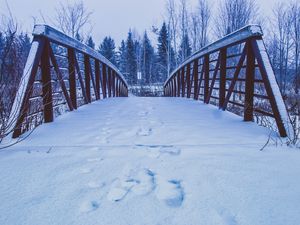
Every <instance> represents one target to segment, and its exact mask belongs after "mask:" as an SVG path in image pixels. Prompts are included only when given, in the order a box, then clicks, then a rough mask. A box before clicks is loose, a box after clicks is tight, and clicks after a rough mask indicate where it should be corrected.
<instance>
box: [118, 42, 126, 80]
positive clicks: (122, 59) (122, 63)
mask: <svg viewBox="0 0 300 225" xmlns="http://www.w3.org/2000/svg"><path fill="white" fill-rule="evenodd" d="M126 54H127V53H126V44H125V41H124V40H122V41H121V46H120V47H119V52H118V54H117V64H118V67H119V70H120V71H121V73H123V74H124V75H125V73H126V64H127V58H126ZM125 79H127V77H126V76H125Z"/></svg>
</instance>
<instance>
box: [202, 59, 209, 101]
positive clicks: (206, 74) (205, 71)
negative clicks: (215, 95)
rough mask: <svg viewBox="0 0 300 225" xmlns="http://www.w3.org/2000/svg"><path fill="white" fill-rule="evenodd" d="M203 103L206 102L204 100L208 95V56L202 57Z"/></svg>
mask: <svg viewBox="0 0 300 225" xmlns="http://www.w3.org/2000/svg"><path fill="white" fill-rule="evenodd" d="M203 66H204V102H205V103H207V102H206V99H207V97H208V95H209V55H208V54H207V55H205V56H204V62H203Z"/></svg>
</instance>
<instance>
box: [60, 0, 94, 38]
mask: <svg viewBox="0 0 300 225" xmlns="http://www.w3.org/2000/svg"><path fill="white" fill-rule="evenodd" d="M91 15H92V12H90V11H88V10H87V8H86V7H85V6H84V3H83V1H77V2H75V3H73V4H71V3H70V2H66V3H65V4H63V3H60V6H59V8H57V9H56V18H55V20H56V23H57V26H58V27H59V28H60V29H61V30H62V31H63V32H64V33H66V34H68V35H70V36H71V37H73V38H75V36H76V35H77V34H80V33H81V32H82V29H83V28H84V27H85V26H86V25H88V24H90V22H91V21H90V19H91Z"/></svg>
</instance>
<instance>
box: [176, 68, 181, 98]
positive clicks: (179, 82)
mask: <svg viewBox="0 0 300 225" xmlns="http://www.w3.org/2000/svg"><path fill="white" fill-rule="evenodd" d="M176 76H177V97H180V91H181V88H180V87H181V81H180V70H178V72H177V73H176Z"/></svg>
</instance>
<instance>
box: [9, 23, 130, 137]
mask: <svg viewBox="0 0 300 225" xmlns="http://www.w3.org/2000/svg"><path fill="white" fill-rule="evenodd" d="M56 48H60V49H63V52H64V53H65V57H63V58H62V57H60V58H59V57H58V55H61V54H58V55H57V54H55V49H56ZM80 56H81V58H82V60H78V57H80ZM63 59H65V61H63V62H61V60H63ZM62 64H64V65H62ZM63 68H68V69H67V71H68V74H67V75H66V74H65V73H64V72H65V69H64V70H63ZM82 71H84V72H82ZM107 81H109V82H107ZM38 85H39V86H38ZM40 86H42V90H40V88H39V87H40ZM57 89H59V90H60V91H58V90H57ZM101 91H102V95H101ZM112 91H113V94H112ZM79 92H80V93H79ZM37 93H39V94H37ZM127 96H128V85H127V82H126V80H125V79H124V77H123V75H122V73H121V72H120V71H119V70H118V69H117V67H116V66H115V65H113V64H112V63H111V62H110V61H109V60H108V59H106V58H105V57H104V56H103V55H101V54H100V53H99V52H97V51H95V50H93V49H92V48H90V47H88V46H87V45H85V44H83V43H81V42H79V41H77V40H75V39H73V38H71V37H69V36H67V35H65V34H63V33H62V32H60V31H58V30H56V29H54V28H52V27H50V26H48V25H36V26H35V27H34V30H33V42H32V46H31V49H30V53H29V56H28V58H27V62H26V65H25V69H24V72H23V76H22V78H21V81H20V85H19V88H18V91H17V93H16V97H15V100H14V103H13V106H12V109H11V113H10V117H9V120H8V130H7V131H6V133H11V134H12V137H13V138H17V137H19V136H20V135H21V134H22V133H24V132H26V131H27V130H31V129H33V128H35V127H36V126H37V125H39V124H40V123H42V122H46V123H47V122H52V121H53V120H54V118H55V114H60V113H61V110H63V111H73V110H76V109H77V107H78V106H80V105H82V104H88V103H91V102H92V101H96V100H100V98H101V97H102V98H106V97H127ZM33 97H34V101H33ZM82 98H83V102H82ZM58 106H65V107H64V108H62V107H60V109H59V110H58V111H57V107H58ZM33 117H34V118H33Z"/></svg>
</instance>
